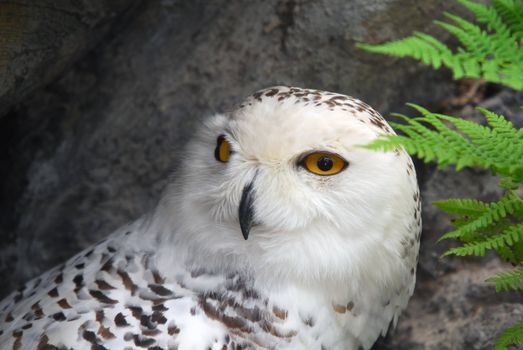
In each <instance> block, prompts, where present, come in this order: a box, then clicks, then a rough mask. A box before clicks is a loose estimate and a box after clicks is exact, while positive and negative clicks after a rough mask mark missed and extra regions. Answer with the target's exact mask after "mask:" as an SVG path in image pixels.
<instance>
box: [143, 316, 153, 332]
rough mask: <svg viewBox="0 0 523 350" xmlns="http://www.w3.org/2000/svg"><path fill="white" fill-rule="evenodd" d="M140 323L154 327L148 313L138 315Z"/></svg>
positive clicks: (150, 327) (149, 327) (147, 326)
mask: <svg viewBox="0 0 523 350" xmlns="http://www.w3.org/2000/svg"><path fill="white" fill-rule="evenodd" d="M140 324H141V325H142V326H144V327H146V328H148V329H155V328H156V324H155V323H154V322H152V321H151V316H149V315H142V316H141V317H140Z"/></svg>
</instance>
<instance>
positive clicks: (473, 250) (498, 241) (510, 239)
mask: <svg viewBox="0 0 523 350" xmlns="http://www.w3.org/2000/svg"><path fill="white" fill-rule="evenodd" d="M517 242H523V224H519V225H513V226H510V227H509V228H508V229H506V230H505V231H504V232H503V233H501V234H499V235H495V236H492V237H488V238H486V239H485V240H483V241H479V240H477V241H474V242H470V243H466V244H464V245H463V246H461V247H456V248H451V249H449V250H447V251H446V252H445V253H444V254H443V256H447V255H457V256H469V255H474V256H484V255H485V253H486V251H487V250H492V249H494V250H498V249H500V248H502V247H512V246H513V245H514V244H515V243H517Z"/></svg>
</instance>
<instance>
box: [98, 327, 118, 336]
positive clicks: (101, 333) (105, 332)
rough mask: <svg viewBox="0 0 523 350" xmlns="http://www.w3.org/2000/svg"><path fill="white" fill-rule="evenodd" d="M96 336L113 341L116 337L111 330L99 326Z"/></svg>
mask: <svg viewBox="0 0 523 350" xmlns="http://www.w3.org/2000/svg"><path fill="white" fill-rule="evenodd" d="M97 333H98V335H99V336H101V337H102V338H104V339H113V338H116V336H115V335H114V334H113V332H111V329H110V328H109V327H104V326H102V325H100V327H99V328H98V332H97Z"/></svg>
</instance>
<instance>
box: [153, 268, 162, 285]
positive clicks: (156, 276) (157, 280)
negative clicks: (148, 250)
mask: <svg viewBox="0 0 523 350" xmlns="http://www.w3.org/2000/svg"><path fill="white" fill-rule="evenodd" d="M153 278H154V283H156V284H163V283H165V278H163V277H162V275H160V272H158V271H157V270H153Z"/></svg>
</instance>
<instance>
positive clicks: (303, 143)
mask: <svg viewBox="0 0 523 350" xmlns="http://www.w3.org/2000/svg"><path fill="white" fill-rule="evenodd" d="M379 133H393V131H392V129H391V128H390V127H389V126H388V124H387V123H386V121H385V120H384V119H383V118H382V117H381V116H380V115H379V114H378V113H377V112H376V111H374V110H373V109H372V108H371V107H369V106H368V105H366V104H365V103H363V102H361V101H359V100H357V99H354V98H351V97H348V96H344V95H340V94H335V93H330V92H324V91H318V90H307V89H300V88H291V87H273V88H269V89H265V90H261V91H259V92H257V93H255V94H254V95H252V96H251V97H249V98H247V99H246V101H245V102H243V103H242V104H241V105H240V106H239V107H238V108H237V109H236V110H234V111H232V112H231V113H227V114H223V115H217V116H214V117H213V118H211V119H210V120H209V121H208V122H207V124H206V125H205V126H203V127H202V128H201V130H200V131H199V132H198V133H197V134H196V135H195V137H194V138H193V140H192V141H191V142H190V143H189V145H188V146H187V152H186V157H185V160H184V161H183V163H182V165H181V166H180V171H179V173H178V176H177V177H176V179H175V180H173V182H172V183H171V184H170V185H169V186H168V188H167V189H166V191H165V193H164V195H163V197H162V199H161V201H160V203H159V205H158V207H157V208H156V210H155V211H154V212H153V213H151V214H148V215H146V216H144V217H143V218H141V219H139V220H137V221H136V222H134V223H132V224H130V225H128V226H125V227H122V228H121V229H120V230H118V231H117V232H115V233H113V234H112V235H110V236H109V237H108V238H107V239H106V240H104V241H103V242H100V243H98V244H96V245H95V246H93V247H91V248H88V249H86V250H85V251H83V252H81V253H79V254H78V255H76V256H75V257H73V258H71V259H70V260H69V261H68V262H66V263H65V264H64V265H62V266H59V267H57V268H55V269H53V270H51V271H49V272H47V273H45V274H43V275H42V276H40V277H38V278H36V279H34V280H32V281H30V282H29V283H28V284H27V285H26V286H25V287H23V288H21V289H19V290H18V291H15V292H14V293H13V294H12V295H11V296H9V297H7V298H6V299H5V300H3V301H2V302H0V348H1V349H38V350H43V349H46V350H49V349H150V350H159V349H179V350H183V349H190V350H192V349H194V350H198V349H355V350H356V349H360V348H362V349H368V348H370V347H371V346H372V344H373V343H374V342H375V340H376V338H377V337H378V336H379V335H380V334H385V333H386V331H387V330H388V328H389V325H390V324H391V323H395V322H396V320H397V318H398V316H399V314H400V312H401V311H402V310H403V309H404V308H405V307H406V305H407V302H408V299H409V298H410V295H412V292H413V289H414V283H415V270H416V264H417V257H418V249H419V238H420V231H421V216H420V197H419V190H418V188H417V184H416V175H415V172H414V168H413V165H412V161H411V159H410V158H409V157H408V155H407V154H406V153H405V152H404V151H402V150H397V151H395V152H388V153H382V152H372V151H369V150H366V149H363V148H360V147H357V146H358V145H361V144H365V143H368V142H369V141H371V140H372V139H374V138H375V137H376V136H377V135H378V134H379ZM220 135H225V136H226V137H227V139H228V140H229V141H230V143H231V147H232V150H233V153H232V154H231V159H230V161H229V162H227V163H222V162H217V161H216V159H214V156H213V152H214V148H215V146H216V138H217V137H219V136H220ZM314 150H321V151H328V152H332V153H336V154H338V155H340V156H342V157H344V158H345V159H346V160H347V161H348V164H349V165H348V167H347V169H346V170H344V171H342V172H340V173H339V174H336V175H332V176H318V175H314V174H312V173H309V172H307V171H306V170H305V169H302V168H301V167H300V166H299V163H298V160H299V159H300V157H301V156H302V155H303V154H306V153H307V152H311V151H314ZM247 184H251V185H252V187H253V193H254V197H255V199H254V200H253V213H254V214H253V215H254V218H253V222H254V224H255V225H254V226H253V227H252V230H251V233H250V235H249V237H248V239H247V240H244V238H243V237H242V232H241V230H240V226H239V223H238V205H239V203H240V200H241V197H242V190H243V189H244V188H245V186H246V185H247Z"/></svg>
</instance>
